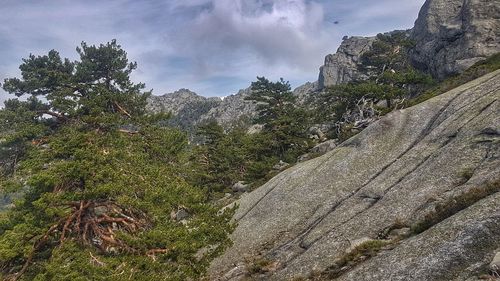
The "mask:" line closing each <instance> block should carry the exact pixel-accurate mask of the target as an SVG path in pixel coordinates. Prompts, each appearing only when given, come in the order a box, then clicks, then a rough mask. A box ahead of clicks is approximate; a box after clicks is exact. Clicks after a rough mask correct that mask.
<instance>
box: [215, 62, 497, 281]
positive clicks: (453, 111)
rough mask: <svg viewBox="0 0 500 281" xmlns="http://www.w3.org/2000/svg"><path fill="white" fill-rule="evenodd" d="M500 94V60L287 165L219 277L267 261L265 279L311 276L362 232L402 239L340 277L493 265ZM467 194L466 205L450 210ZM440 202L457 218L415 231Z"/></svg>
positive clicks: (239, 215)
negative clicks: (458, 84) (479, 75)
mask: <svg viewBox="0 0 500 281" xmlns="http://www.w3.org/2000/svg"><path fill="white" fill-rule="evenodd" d="M499 99H500V70H499V71H496V72H494V73H491V74H489V75H486V76H484V77H482V78H480V79H477V80H475V81H472V82H470V83H468V84H465V85H463V86H461V87H459V88H457V89H454V90H452V91H450V92H448V93H445V94H443V95H440V96H438V97H435V98H433V99H430V100H428V101H426V102H424V103H421V104H419V105H417V106H414V107H411V108H408V109H404V110H399V111H396V112H392V113H390V114H388V115H387V116H385V117H383V118H381V119H380V120H378V121H376V122H375V123H373V124H371V125H370V126H368V128H366V129H365V130H364V131H362V132H361V133H360V134H358V135H357V136H355V137H353V138H351V139H349V140H348V141H346V142H344V143H343V144H341V145H339V146H338V147H336V148H335V149H334V150H332V151H330V152H328V153H326V154H325V155H323V156H321V157H318V158H315V159H312V160H309V161H306V162H303V163H299V164H297V165H295V166H293V167H291V168H289V169H287V170H285V171H283V172H281V173H280V174H278V175H277V176H276V177H274V178H273V179H271V180H270V181H269V182H268V183H266V184H265V185H263V186H262V187H260V188H258V189H256V190H254V191H253V192H251V193H249V194H247V196H245V197H243V198H242V199H241V200H240V201H239V209H238V210H237V212H236V214H235V217H234V219H235V221H236V222H237V224H238V226H237V228H236V229H235V231H234V233H233V234H232V239H233V241H234V243H233V246H231V247H230V248H229V249H227V251H226V252H225V253H224V254H223V255H222V256H220V257H219V258H217V259H216V260H215V261H214V262H213V263H212V265H211V267H210V276H211V278H212V279H213V280H239V279H242V278H244V277H245V276H244V275H245V274H246V275H248V274H250V273H251V272H255V271H256V270H255V267H256V266H257V267H258V266H259V265H262V264H272V265H275V266H273V269H272V270H270V269H267V267H266V268H265V271H264V270H261V271H264V273H260V274H261V275H260V276H258V277H259V278H261V279H262V280H293V279H300V278H311V276H314V275H315V274H318V273H321V272H328V270H329V269H331V268H332V267H335V266H336V264H337V262H338V261H339V260H342V259H345V258H346V255H347V256H349V255H348V254H349V253H351V251H353V249H352V245H353V243H354V242H356V241H360V239H365V240H366V239H369V240H366V241H365V242H363V243H362V244H361V245H358V246H359V247H368V246H374V247H375V246H377V245H386V244H385V243H393V244H391V245H390V247H389V246H384V247H379V248H377V249H378V250H379V252H378V253H377V254H370V255H362V256H361V258H359V262H358V263H357V264H352V265H350V268H343V269H342V270H343V271H342V274H341V275H340V276H337V278H339V280H364V281H378V280H475V279H474V278H476V277H478V276H480V275H481V274H485V273H488V265H489V263H490V262H491V260H492V257H493V255H494V252H495V251H496V249H498V248H500V193H499V192H497V191H498V190H493V191H491V190H490V191H489V193H484V194H483V193H482V191H481V192H479V190H482V188H485V186H490V183H491V182H493V181H496V184H497V185H496V186H495V188H499V187H498V184H499V183H500V181H499V180H500V179H499V175H500V133H499V132H500V114H499V113H500V102H499ZM499 190H500V189H499ZM495 192H496V193H495ZM456 198H462V199H461V200H460V201H457V200H458V199H456ZM463 198H466V199H467V201H464V200H465V199H463ZM456 202H461V204H462V205H461V208H458V209H455V210H454V211H449V210H447V209H446V208H447V207H449V206H454V205H453V204H456ZM464 202H465V203H464ZM450 204H451V205H450ZM464 204H465V205H464ZM450 208H451V207H450ZM436 210H441V212H442V213H443V214H446V216H444V217H439V216H438V218H439V219H437V220H436V219H435V218H434V217H431V218H433V219H434V221H433V223H432V224H431V225H429V226H428V228H424V229H420V231H415V232H413V233H408V229H407V226H412V225H419V222H422V221H425V219H429V215H431V214H433V212H436ZM443 210H444V211H443ZM441 216H442V214H441ZM394 229H401V230H404V231H400V232H402V233H404V235H397V236H398V237H399V236H401V237H399V238H398V239H401V240H397V242H387V241H385V240H381V241H380V242H378V241H377V240H378V239H388V238H387V237H384V236H387V235H385V234H386V233H395V232H397V231H391V230H394ZM388 236H391V235H388ZM381 237H382V238H381ZM370 239H371V240H370ZM372 240H373V241H372ZM366 243H367V244H366ZM377 247H378V246H377ZM351 256H352V255H351ZM263 261H265V262H263ZM245 268H246V269H245ZM252 269H253V270H252ZM471 278H472V279H471Z"/></svg>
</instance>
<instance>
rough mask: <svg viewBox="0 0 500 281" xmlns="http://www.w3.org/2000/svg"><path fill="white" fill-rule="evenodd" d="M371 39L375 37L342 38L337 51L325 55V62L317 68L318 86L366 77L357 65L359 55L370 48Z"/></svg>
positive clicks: (323, 86) (321, 87) (320, 87)
mask: <svg viewBox="0 0 500 281" xmlns="http://www.w3.org/2000/svg"><path fill="white" fill-rule="evenodd" d="M373 41H375V37H358V36H353V37H350V38H344V40H343V41H342V44H340V47H339V48H338V50H337V53H335V54H330V55H327V56H326V57H325V64H324V65H323V66H322V67H321V68H320V70H319V78H318V88H319V89H323V88H325V87H328V86H333V85H338V84H342V83H347V82H350V81H353V80H362V79H366V78H367V76H366V75H365V74H363V73H362V72H360V71H359V70H358V66H359V64H360V58H361V55H362V54H363V53H365V52H366V51H368V50H370V48H371V46H372V43H373Z"/></svg>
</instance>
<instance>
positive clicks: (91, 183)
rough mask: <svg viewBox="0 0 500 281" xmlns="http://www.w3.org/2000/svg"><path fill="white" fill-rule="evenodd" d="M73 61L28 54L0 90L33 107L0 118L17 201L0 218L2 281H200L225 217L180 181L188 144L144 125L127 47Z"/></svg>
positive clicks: (82, 51) (7, 187) (142, 95)
mask: <svg viewBox="0 0 500 281" xmlns="http://www.w3.org/2000/svg"><path fill="white" fill-rule="evenodd" d="M77 50H78V53H79V55H80V60H79V61H76V62H70V61H69V60H68V59H64V60H63V59H61V58H60V56H59V54H58V53H57V52H56V51H50V52H49V53H48V55H45V56H38V57H36V56H33V55H30V57H29V58H27V59H25V60H24V61H23V64H22V65H21V66H20V69H21V72H22V78H12V79H6V80H5V83H4V85H3V87H4V89H5V90H6V91H7V92H9V93H11V94H15V95H16V96H19V97H27V99H26V100H25V101H22V100H18V99H11V100H9V101H7V102H6V103H5V108H4V109H2V110H0V131H1V132H2V134H3V136H2V138H3V140H2V142H1V143H0V152H1V153H2V154H3V155H2V159H10V160H9V161H4V162H2V163H1V164H2V165H1V170H0V171H1V173H0V189H1V190H2V191H3V192H21V193H22V196H20V198H19V199H17V200H15V204H14V207H12V208H11V209H9V210H8V211H7V213H5V214H3V215H2V216H1V217H0V276H1V279H4V280H124V279H133V280H186V279H188V278H195V279H196V278H198V277H200V276H201V275H202V274H203V273H204V271H205V269H206V266H207V265H208V262H209V261H210V260H211V258H213V257H214V256H215V255H216V254H217V253H219V252H220V251H221V250H222V249H223V248H224V246H226V245H227V244H228V243H229V241H228V238H227V235H228V233H229V232H230V231H231V225H230V223H229V218H230V215H231V214H230V212H226V213H225V214H220V215H217V211H218V208H217V206H214V205H211V204H209V203H208V202H207V201H206V199H205V198H206V197H207V196H206V194H205V193H203V192H202V189H199V188H195V187H193V186H191V185H189V184H188V183H187V182H186V180H185V179H183V177H182V175H183V170H182V167H183V166H184V164H183V162H182V159H183V157H182V155H183V154H184V153H185V152H186V149H187V143H188V142H187V138H186V134H184V133H182V132H180V131H178V130H175V129H171V128H167V127H164V126H162V125H161V124H162V122H160V121H161V120H163V119H164V118H165V116H162V115H154V116H153V115H147V114H145V103H146V98H147V96H148V94H149V93H147V92H143V91H142V90H143V89H144V85H143V84H134V83H132V82H131V81H130V79H129V75H130V73H131V72H132V71H133V70H134V69H135V68H136V64H135V63H129V62H128V60H127V56H126V53H125V52H124V51H123V50H122V49H121V47H120V46H119V45H118V44H117V43H116V42H115V41H112V42H110V43H107V44H105V45H100V46H89V45H87V44H85V43H82V45H81V48H78V49H77ZM4 157H5V158H4ZM180 209H183V210H185V211H186V212H187V213H188V214H189V217H188V218H187V220H186V221H183V222H181V221H179V220H180V219H177V218H176V212H177V211H178V210H180ZM207 248H209V249H211V250H210V251H206V254H205V255H203V256H201V257H200V256H199V255H196V253H197V252H198V251H200V250H202V249H207Z"/></svg>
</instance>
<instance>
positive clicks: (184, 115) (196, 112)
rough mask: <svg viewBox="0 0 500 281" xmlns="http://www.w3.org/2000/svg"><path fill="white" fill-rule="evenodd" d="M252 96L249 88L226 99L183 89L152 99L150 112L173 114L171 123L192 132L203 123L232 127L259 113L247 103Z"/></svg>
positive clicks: (149, 106) (149, 102)
mask: <svg viewBox="0 0 500 281" xmlns="http://www.w3.org/2000/svg"><path fill="white" fill-rule="evenodd" d="M249 94H250V89H249V88H248V89H245V90H240V91H239V92H238V93H237V94H235V95H230V96H227V97H225V98H219V97H211V98H206V97H203V96H200V95H198V94H196V93H194V92H192V91H190V90H188V89H180V90H178V91H176V92H173V93H170V94H165V95H163V96H151V97H150V98H149V100H148V105H147V109H148V110H149V111H151V112H170V113H172V115H173V117H172V118H171V119H170V120H169V122H170V124H171V125H174V126H178V127H180V128H181V129H184V130H186V131H188V132H192V131H193V130H194V128H195V126H196V125H198V124H199V123H200V122H203V121H208V120H216V121H217V122H218V123H219V124H221V125H222V126H224V127H226V128H228V127H230V126H231V125H233V124H234V123H236V122H237V121H238V120H242V119H250V118H252V117H253V116H254V115H255V114H256V112H255V105H254V104H253V103H252V102H251V101H247V100H245V98H246V97H247V96H248V95H249ZM242 122H245V121H242Z"/></svg>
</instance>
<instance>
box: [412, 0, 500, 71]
mask: <svg viewBox="0 0 500 281" xmlns="http://www.w3.org/2000/svg"><path fill="white" fill-rule="evenodd" d="M411 39H413V41H414V42H415V43H416V46H415V48H414V49H413V50H412V52H411V53H410V56H411V58H412V60H413V61H414V63H415V65H416V66H417V67H419V68H421V69H423V70H426V71H428V72H430V73H431V74H432V75H434V76H435V77H437V78H440V79H442V78H446V77H448V76H450V75H453V74H457V73H460V72H462V71H464V70H465V69H467V68H469V67H470V66H472V65H473V64H474V63H476V62H478V61H480V60H483V59H485V58H486V57H488V56H491V55H493V54H495V53H498V52H500V0H427V1H426V2H425V4H424V6H423V7H422V9H421V10H420V14H419V16H418V19H417V21H416V22H415V27H414V28H413V30H412V34H411Z"/></svg>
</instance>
